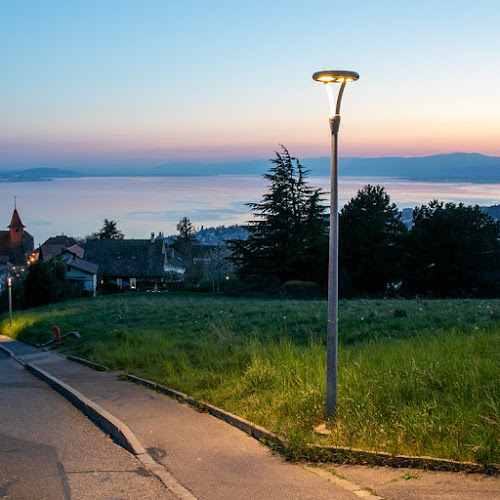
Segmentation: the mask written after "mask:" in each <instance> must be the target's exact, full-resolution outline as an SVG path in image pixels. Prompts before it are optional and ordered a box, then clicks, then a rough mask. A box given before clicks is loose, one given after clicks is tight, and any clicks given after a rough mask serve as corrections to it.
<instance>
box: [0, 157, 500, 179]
mask: <svg viewBox="0 0 500 500" xmlns="http://www.w3.org/2000/svg"><path fill="white" fill-rule="evenodd" d="M301 163H302V164H303V165H304V167H305V168H306V169H308V170H310V175H312V176H328V175H330V159H329V158H305V159H303V160H302V159H301ZM269 167H270V163H269V160H251V161H241V162H213V163H203V162H171V163H165V164H162V165H159V166H157V167H137V168H130V167H129V168H124V169H119V168H118V169H113V170H110V169H104V168H103V169H102V170H101V171H98V170H95V169H86V168H85V167H79V168H78V171H74V170H62V169H58V168H32V169H29V170H18V171H9V172H0V182H22V181H46V180H50V179H55V178H67V177H98V176H108V177H109V176H116V177H119V176H216V175H245V176H248V175H262V174H264V173H265V172H267V171H268V170H269ZM339 175H340V176H345V177H371V178H374V177H375V178H376V177H392V178H394V177H396V178H401V179H407V180H412V181H434V182H473V183H500V157H498V156H486V155H482V154H478V153H452V154H440V155H433V156H423V157H411V158H404V157H384V158H340V160H339Z"/></svg>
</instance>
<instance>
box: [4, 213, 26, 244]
mask: <svg viewBox="0 0 500 500" xmlns="http://www.w3.org/2000/svg"><path fill="white" fill-rule="evenodd" d="M8 227H9V229H10V241H11V242H12V243H22V241H23V231H24V227H25V226H24V225H23V223H22V222H21V217H19V214H18V213H17V208H14V213H13V214H12V220H11V221H10V225H9V226H8Z"/></svg>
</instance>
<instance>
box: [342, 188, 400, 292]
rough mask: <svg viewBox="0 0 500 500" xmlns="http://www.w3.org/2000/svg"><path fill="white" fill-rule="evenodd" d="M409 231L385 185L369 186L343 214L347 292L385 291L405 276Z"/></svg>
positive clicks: (345, 207) (344, 286)
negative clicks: (403, 261) (403, 259)
mask: <svg viewBox="0 0 500 500" xmlns="http://www.w3.org/2000/svg"><path fill="white" fill-rule="evenodd" d="M406 234H407V229H406V226H405V225H404V224H403V222H402V221H401V214H400V213H399V212H398V210H397V208H396V205H395V204H394V203H391V200H390V197H389V195H388V194H387V193H386V191H385V189H384V187H382V186H371V185H369V184H368V185H367V186H365V187H363V189H361V190H359V191H358V193H357V195H356V196H355V197H354V198H352V199H351V200H350V201H349V203H347V204H346V205H345V206H344V207H343V208H342V210H341V212H340V217H339V247H340V248H339V264H340V273H341V278H342V279H341V280H340V286H341V291H342V292H343V294H346V295H356V294H383V293H385V292H386V290H387V288H388V286H390V284H391V283H393V282H395V281H399V280H400V279H401V273H402V256H403V248H404V247H403V243H404V238H405V236H406Z"/></svg>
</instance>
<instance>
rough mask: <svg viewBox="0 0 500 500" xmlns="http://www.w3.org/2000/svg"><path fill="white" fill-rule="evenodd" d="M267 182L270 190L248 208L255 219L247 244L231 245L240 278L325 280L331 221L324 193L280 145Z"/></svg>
mask: <svg viewBox="0 0 500 500" xmlns="http://www.w3.org/2000/svg"><path fill="white" fill-rule="evenodd" d="M271 163H272V164H273V165H272V166H271V168H270V169H269V172H268V173H266V174H264V176H263V177H264V178H265V179H266V180H267V181H268V182H269V191H268V192H267V193H266V194H264V195H263V199H262V201H261V202H260V203H249V204H247V205H248V206H249V207H250V209H251V210H252V212H253V214H254V216H255V220H254V221H252V222H250V223H249V224H248V226H247V227H246V229H247V230H248V232H249V237H248V239H246V240H244V241H233V242H232V248H233V257H232V258H233V260H234V261H235V263H236V265H237V273H238V275H239V276H240V277H246V276H249V275H252V274H256V275H261V276H273V275H274V276H277V277H278V278H279V279H280V280H281V281H282V282H284V281H288V280H292V279H293V280H312V279H314V280H316V281H326V265H327V262H326V258H325V256H326V250H325V246H326V247H327V220H326V216H325V207H324V206H322V205H321V197H322V194H323V193H322V191H321V190H320V189H317V190H313V189H312V188H311V187H309V186H308V185H307V183H306V177H307V175H308V173H309V172H308V171H307V170H305V169H304V167H303V166H302V165H301V163H300V162H299V160H298V159H297V158H295V157H292V156H291V155H290V153H289V152H288V150H287V149H286V148H285V147H284V146H282V152H281V153H279V152H276V157H275V158H274V159H272V160H271Z"/></svg>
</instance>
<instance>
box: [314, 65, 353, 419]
mask: <svg viewBox="0 0 500 500" xmlns="http://www.w3.org/2000/svg"><path fill="white" fill-rule="evenodd" d="M312 77H313V79H314V80H316V81H317V82H322V83H324V84H325V88H326V91H327V94H328V100H329V102H330V117H329V121H330V131H331V134H332V136H331V170H330V239H329V251H328V323H327V344H326V412H325V423H326V426H327V427H328V423H329V421H330V420H331V419H333V418H334V417H335V416H336V414H337V352H338V303H339V298H338V294H339V229H338V228H339V224H338V222H339V220H338V218H339V206H338V205H339V193H338V153H337V149H338V134H339V128H340V103H341V101H342V95H343V93H344V89H345V86H346V84H347V82H354V81H355V80H357V79H358V78H359V75H358V74H357V73H356V72H354V71H317V72H316V73H314V74H313V76H312ZM330 83H340V84H341V85H340V90H339V93H338V96H337V101H336V103H335V97H334V95H333V89H332V87H331V85H330Z"/></svg>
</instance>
